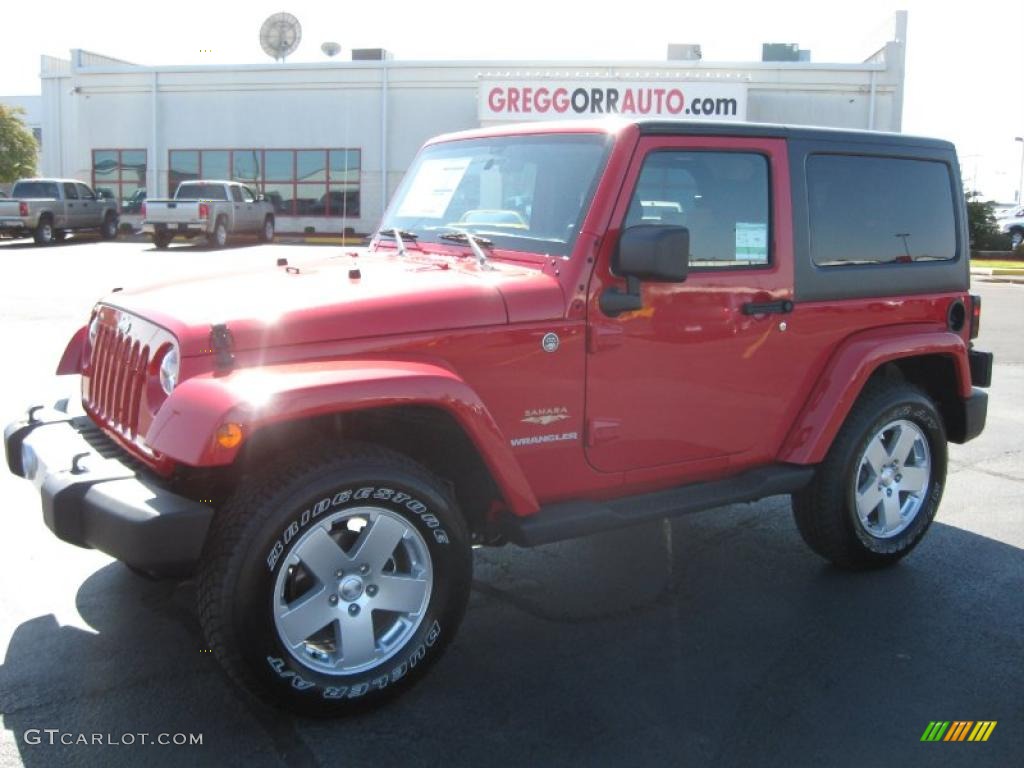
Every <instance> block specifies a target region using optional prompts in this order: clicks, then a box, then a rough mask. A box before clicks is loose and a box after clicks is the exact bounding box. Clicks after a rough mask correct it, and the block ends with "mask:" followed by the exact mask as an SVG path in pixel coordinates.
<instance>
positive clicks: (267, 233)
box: [260, 216, 274, 243]
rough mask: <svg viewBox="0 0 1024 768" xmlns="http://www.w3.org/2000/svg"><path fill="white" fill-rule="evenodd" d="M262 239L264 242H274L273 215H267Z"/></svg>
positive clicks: (261, 233)
mask: <svg viewBox="0 0 1024 768" xmlns="http://www.w3.org/2000/svg"><path fill="white" fill-rule="evenodd" d="M260 241H261V242H264V243H272V242H274V219H273V217H272V216H267V218H266V219H264V220H263V228H262V229H261V230H260Z"/></svg>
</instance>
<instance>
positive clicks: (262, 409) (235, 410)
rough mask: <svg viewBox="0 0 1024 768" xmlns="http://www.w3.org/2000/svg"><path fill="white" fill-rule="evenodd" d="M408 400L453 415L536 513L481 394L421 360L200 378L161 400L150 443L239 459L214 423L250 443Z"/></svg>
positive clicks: (509, 498) (294, 366)
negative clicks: (264, 434) (279, 429)
mask: <svg viewBox="0 0 1024 768" xmlns="http://www.w3.org/2000/svg"><path fill="white" fill-rule="evenodd" d="M403 405H420V406H428V407H435V408H438V409H440V410H443V411H445V412H446V413H448V414H449V415H450V416H452V417H453V418H454V419H455V421H456V423H457V424H458V425H459V426H460V427H461V428H462V430H463V431H464V432H465V433H466V435H467V437H468V438H469V439H470V440H471V441H472V443H473V445H474V446H475V447H476V450H477V451H478V452H479V454H480V456H481V458H482V459H483V461H484V464H485V465H486V466H487V468H488V470H489V471H490V472H491V476H492V477H493V478H494V481H495V483H496V485H497V486H498V490H499V491H500V492H501V494H502V496H503V498H504V500H505V502H506V504H507V505H508V506H509V509H510V510H511V511H512V512H513V513H514V514H516V515H529V514H532V513H534V512H536V511H537V509H538V508H539V505H538V503H537V499H536V496H535V495H534V493H533V490H532V489H531V487H530V485H529V482H528V481H527V479H526V476H525V475H524V474H523V471H522V469H521V468H520V466H519V462H518V461H517V460H516V459H515V456H513V454H512V451H511V448H510V447H509V443H508V440H507V439H506V438H505V436H504V435H503V434H502V432H501V430H500V429H499V427H498V425H497V423H496V422H495V421H494V417H493V416H492V415H491V413H490V411H488V409H487V407H486V406H485V405H484V403H483V401H482V400H481V399H480V397H479V395H477V393H476V392H475V391H474V390H473V389H472V387H470V386H469V385H468V384H467V383H466V382H465V381H463V380H462V378H460V377H459V375H458V374H457V373H455V372H454V371H452V370H451V369H449V368H447V367H444V366H443V365H439V364H435V363H431V362H425V361H422V360H419V361H414V360H342V361H328V362H314V363H309V362H307V363H291V364H284V365H272V366H264V367H261V368H251V369H242V370H239V371H233V372H231V373H229V374H227V375H216V374H204V375H200V376H195V377H192V378H189V379H186V380H185V381H183V382H182V383H181V384H180V385H179V386H178V387H177V388H176V389H175V390H174V392H172V393H171V395H170V397H168V399H167V401H166V402H164V403H163V405H162V406H161V407H160V409H159V410H158V411H157V413H156V416H155V418H154V419H153V422H152V424H151V425H150V427H149V429H148V430H147V432H146V436H145V441H146V444H147V445H148V446H149V447H150V448H151V449H152V450H154V451H156V452H158V453H160V454H162V455H164V456H167V457H168V458H171V459H173V460H175V461H178V462H181V463H183V464H186V465H191V466H207V467H208V466H224V465H228V464H231V463H233V462H234V460H235V458H236V456H237V455H238V453H239V451H240V448H241V446H236V447H235V448H230V449H229V448H224V447H222V446H221V445H219V444H218V443H217V440H216V433H217V429H218V428H219V427H220V426H221V425H223V424H226V423H228V422H233V423H236V424H240V425H241V426H242V434H243V441H242V443H243V444H245V443H246V439H247V438H251V437H252V435H253V434H254V433H256V432H257V431H258V430H260V429H261V428H263V427H267V426H270V425H273V424H278V423H284V422H289V421H297V420H301V419H306V418H311V417H315V416H322V415H328V414H336V413H345V412H350V411H360V410H368V409H372V408H383V407H394V406H403Z"/></svg>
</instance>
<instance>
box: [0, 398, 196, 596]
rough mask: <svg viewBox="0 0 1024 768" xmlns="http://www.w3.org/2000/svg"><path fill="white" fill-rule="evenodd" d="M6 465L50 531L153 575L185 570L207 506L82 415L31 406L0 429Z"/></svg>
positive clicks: (190, 565)
mask: <svg viewBox="0 0 1024 768" xmlns="http://www.w3.org/2000/svg"><path fill="white" fill-rule="evenodd" d="M4 449H5V452H6V455H7V466H8V467H9V468H10V470H11V472H13V473H14V474H15V475H18V476H19V477H24V478H26V479H27V480H30V481H31V482H32V483H33V484H34V485H35V486H36V488H37V489H38V490H39V494H40V497H41V499H42V507H43V521H44V522H45V523H46V525H47V527H49V528H50V530H51V531H53V533H54V534H55V535H56V536H57V538H59V539H62V540H64V541H67V542H69V543H71V544H76V545H78V546H80V547H86V548H91V549H98V550H100V551H101V552H105V553H107V554H108V555H111V556H112V557H115V558H117V559H118V560H121V561H123V562H125V563H127V564H128V565H130V566H132V567H134V568H137V569H139V570H141V571H145V572H146V573H149V574H150V575H152V576H156V577H169V576H184V575H187V574H189V573H191V572H192V571H193V570H194V568H195V565H196V563H197V562H198V560H199V556H200V553H201V552H202V548H203V542H204V541H205V539H206V532H207V529H208V528H209V525H210V520H211V519H212V517H213V507H211V506H208V505H206V504H201V503H199V502H197V501H193V500H192V499H188V498H186V497H184V496H180V495H178V494H175V493H173V492H171V491H169V490H167V489H166V488H164V487H163V486H162V485H161V484H160V483H159V482H158V481H157V480H156V478H155V477H154V476H152V475H150V474H149V473H148V472H147V471H146V470H145V469H142V468H136V467H134V466H131V465H130V464H129V462H130V459H127V458H122V457H124V456H125V454H124V453H123V452H122V451H121V450H120V449H118V448H114V447H113V443H112V442H111V441H110V440H109V439H108V438H106V436H105V435H103V434H102V432H101V431H100V430H99V429H98V428H97V427H96V425H95V424H93V422H92V421H91V420H90V419H89V418H88V417H87V416H71V415H69V414H68V413H66V412H64V410H58V409H32V411H30V416H29V418H28V419H26V420H25V421H18V422H14V423H12V424H9V425H8V426H7V428H6V429H5V430H4Z"/></svg>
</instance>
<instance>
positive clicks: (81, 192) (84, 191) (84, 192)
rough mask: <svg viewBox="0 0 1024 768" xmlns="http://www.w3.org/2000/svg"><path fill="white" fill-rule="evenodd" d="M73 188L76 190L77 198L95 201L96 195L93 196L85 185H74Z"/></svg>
mask: <svg viewBox="0 0 1024 768" xmlns="http://www.w3.org/2000/svg"><path fill="white" fill-rule="evenodd" d="M75 187H76V188H77V189H78V196H79V197H80V198H82V199H83V200H95V199H96V195H94V194H93V193H92V190H91V189H89V188H88V187H87V186H85V184H76V185H75Z"/></svg>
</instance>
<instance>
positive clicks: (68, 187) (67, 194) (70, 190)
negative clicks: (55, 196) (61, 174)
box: [64, 182, 78, 200]
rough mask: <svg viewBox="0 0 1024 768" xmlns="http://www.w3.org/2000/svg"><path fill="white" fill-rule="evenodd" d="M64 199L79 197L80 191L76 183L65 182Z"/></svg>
mask: <svg viewBox="0 0 1024 768" xmlns="http://www.w3.org/2000/svg"><path fill="white" fill-rule="evenodd" d="M64 199H65V200H77V199H78V191H77V190H76V189H75V185H74V184H69V183H67V182H65V184H64Z"/></svg>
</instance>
